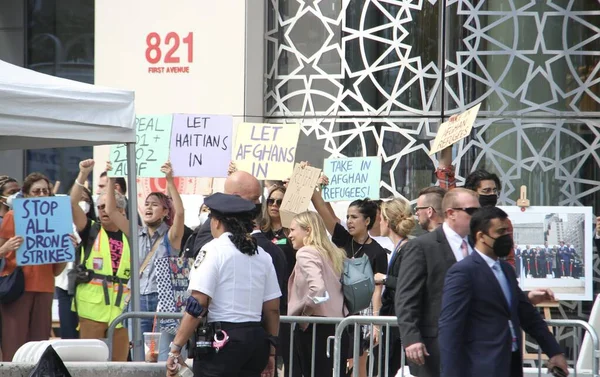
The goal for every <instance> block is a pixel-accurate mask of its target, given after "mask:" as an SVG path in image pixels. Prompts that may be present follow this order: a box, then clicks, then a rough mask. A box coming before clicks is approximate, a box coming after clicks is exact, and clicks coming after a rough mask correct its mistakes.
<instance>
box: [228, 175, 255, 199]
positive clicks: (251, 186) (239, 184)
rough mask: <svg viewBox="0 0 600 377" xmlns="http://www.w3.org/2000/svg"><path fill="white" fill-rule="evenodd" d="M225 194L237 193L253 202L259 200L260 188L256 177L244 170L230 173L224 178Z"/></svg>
mask: <svg viewBox="0 0 600 377" xmlns="http://www.w3.org/2000/svg"><path fill="white" fill-rule="evenodd" d="M224 191H225V194H230V195H239V196H241V197H242V198H244V199H246V200H250V201H252V202H254V203H259V202H260V196H261V189H260V183H259V182H258V179H256V178H254V177H253V176H252V174H250V173H247V172H245V171H236V172H234V173H231V175H230V176H229V177H227V179H226V180H225V187H224Z"/></svg>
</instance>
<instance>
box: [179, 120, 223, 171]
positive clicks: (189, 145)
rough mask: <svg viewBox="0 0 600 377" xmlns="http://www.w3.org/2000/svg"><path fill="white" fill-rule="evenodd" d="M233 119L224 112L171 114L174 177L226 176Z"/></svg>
mask: <svg viewBox="0 0 600 377" xmlns="http://www.w3.org/2000/svg"><path fill="white" fill-rule="evenodd" d="M232 133H233V118H232V117H231V116H227V115H192V114H175V115H174V116H173V132H172V135H171V163H172V164H173V171H174V173H175V175H176V176H178V177H227V169H228V167H229V162H230V161H231V143H232V140H231V137H232V136H231V135H232Z"/></svg>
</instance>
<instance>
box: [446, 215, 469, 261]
mask: <svg viewBox="0 0 600 377" xmlns="http://www.w3.org/2000/svg"><path fill="white" fill-rule="evenodd" d="M442 230H443V231H444V234H445V235H446V239H447V240H448V243H449V244H450V248H451V249H452V252H453V253H454V257H455V258H456V261H457V262H460V261H461V260H463V259H464V258H465V257H463V252H462V243H463V241H465V242H466V243H467V248H468V250H469V254H471V253H472V252H473V249H472V248H471V245H469V240H468V239H467V237H465V238H463V237H461V236H460V235H459V234H458V233H456V232H455V231H454V230H452V228H450V225H448V224H446V223H445V222H444V223H443V224H442Z"/></svg>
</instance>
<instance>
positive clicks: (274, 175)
mask: <svg viewBox="0 0 600 377" xmlns="http://www.w3.org/2000/svg"><path fill="white" fill-rule="evenodd" d="M299 136H300V125H298V124H258V123H242V124H240V125H239V127H238V129H237V133H236V136H235V147H234V148H233V153H232V155H231V159H232V160H233V161H234V162H235V167H236V168H237V169H238V170H242V171H245V172H248V173H250V174H252V175H253V176H254V177H256V179H259V180H263V179H273V180H281V179H288V178H290V177H291V176H292V172H293V170H294V160H295V159H296V146H297V145H298V137H299Z"/></svg>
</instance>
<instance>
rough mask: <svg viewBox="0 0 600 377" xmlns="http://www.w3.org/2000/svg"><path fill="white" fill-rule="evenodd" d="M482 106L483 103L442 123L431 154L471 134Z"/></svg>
mask: <svg viewBox="0 0 600 377" xmlns="http://www.w3.org/2000/svg"><path fill="white" fill-rule="evenodd" d="M480 106H481V103H479V104H477V105H476V106H474V107H472V108H470V109H469V110H467V111H465V112H464V113H462V114H460V115H458V116H457V117H456V119H453V120H452V121H448V122H444V123H442V124H440V128H439V129H438V133H437V135H436V136H435V140H434V141H433V144H432V145H431V150H430V151H429V155H430V156H431V155H432V154H434V153H437V152H439V151H441V150H443V149H445V148H447V147H449V146H451V145H452V144H454V143H456V142H457V141H459V140H461V139H464V138H465V137H467V136H469V134H470V133H471V129H473V124H475V119H477V113H478V112H479V107H480Z"/></svg>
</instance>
